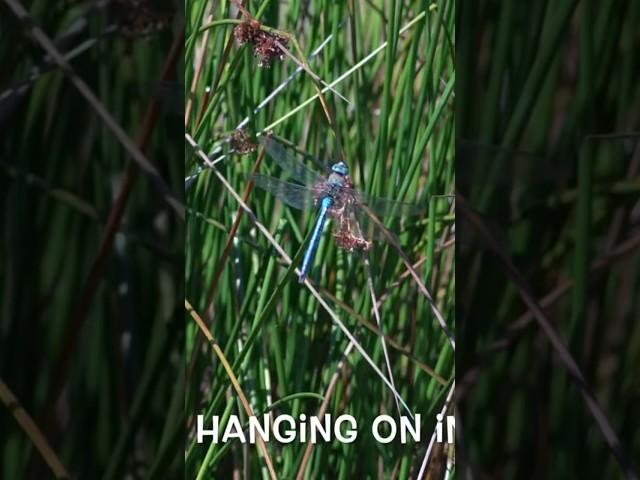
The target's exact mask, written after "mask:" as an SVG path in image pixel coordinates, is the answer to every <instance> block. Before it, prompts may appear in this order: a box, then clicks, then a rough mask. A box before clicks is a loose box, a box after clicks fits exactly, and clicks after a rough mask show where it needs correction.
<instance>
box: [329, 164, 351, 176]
mask: <svg viewBox="0 0 640 480" xmlns="http://www.w3.org/2000/svg"><path fill="white" fill-rule="evenodd" d="M331 171H332V172H334V173H337V174H338V175H342V176H343V177H345V176H347V175H348V174H349V168H348V167H347V166H346V165H345V163H344V162H338V163H334V164H333V165H332V166H331Z"/></svg>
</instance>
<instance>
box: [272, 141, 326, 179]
mask: <svg viewBox="0 0 640 480" xmlns="http://www.w3.org/2000/svg"><path fill="white" fill-rule="evenodd" d="M260 143H261V144H262V145H264V148H265V149H266V150H267V153H268V154H269V155H270V156H271V158H273V159H274V160H275V161H276V163H277V164H278V165H279V166H280V168H282V169H283V170H284V171H285V172H287V173H288V174H289V175H290V176H291V178H293V179H294V180H297V181H298V182H301V183H304V184H305V185H314V184H317V183H319V182H322V181H323V180H324V178H323V177H322V175H320V174H319V173H317V172H316V171H314V170H312V169H310V168H308V167H307V166H306V165H304V164H303V163H302V162H300V161H299V160H298V159H297V158H296V157H295V155H294V154H293V152H292V151H291V150H287V149H286V148H285V147H284V146H283V145H282V144H281V143H280V142H278V141H276V140H274V139H273V138H271V137H264V136H262V137H260Z"/></svg>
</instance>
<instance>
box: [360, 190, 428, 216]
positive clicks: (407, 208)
mask: <svg viewBox="0 0 640 480" xmlns="http://www.w3.org/2000/svg"><path fill="white" fill-rule="evenodd" d="M352 195H353V197H354V198H357V199H358V201H359V203H360V204H361V207H360V208H362V209H363V210H365V211H366V210H367V209H369V210H371V212H372V213H373V214H375V215H377V216H381V217H388V216H393V217H412V216H417V215H426V213H427V208H426V207H423V206H421V205H415V204H413V203H403V202H398V201H397V200H392V199H391V198H381V197H372V196H369V195H366V194H364V193H361V192H355V191H354V193H353V194H352Z"/></svg>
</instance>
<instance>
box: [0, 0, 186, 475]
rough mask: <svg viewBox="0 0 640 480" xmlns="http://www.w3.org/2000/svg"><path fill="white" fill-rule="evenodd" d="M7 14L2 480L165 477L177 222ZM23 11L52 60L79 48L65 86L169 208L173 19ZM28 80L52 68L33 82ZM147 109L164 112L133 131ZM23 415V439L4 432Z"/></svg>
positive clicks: (128, 8) (172, 467)
mask: <svg viewBox="0 0 640 480" xmlns="http://www.w3.org/2000/svg"><path fill="white" fill-rule="evenodd" d="M8 3H16V2H7V3H5V2H2V4H1V5H0V22H1V25H0V58H2V62H0V210H1V211H2V220H1V222H2V226H1V227H0V232H1V235H0V237H1V238H0V248H1V254H0V285H1V286H0V380H1V382H2V386H3V388H2V399H1V400H2V403H3V405H4V408H3V412H2V414H0V478H6V479H17V478H52V474H53V472H52V471H51V469H50V467H47V466H46V465H47V463H48V464H49V465H51V464H52V462H53V461H54V457H57V458H58V459H59V461H60V463H61V464H62V466H63V467H64V469H65V470H66V472H67V473H68V474H69V475H71V476H73V477H74V478H125V474H129V477H128V478H134V477H132V476H131V475H134V474H135V478H171V477H173V478H178V477H180V476H181V473H180V472H182V465H183V462H182V455H176V453H175V452H176V451H182V440H181V438H180V437H179V436H174V437H171V436H170V435H169V434H170V432H171V431H172V429H176V428H178V427H179V426H180V425H182V420H181V418H182V408H181V404H182V401H183V389H182V388H181V383H180V381H179V380H180V379H181V378H182V372H183V369H182V353H181V352H182V351H183V342H182V340H181V338H182V335H181V332H182V328H181V326H180V320H181V318H182V317H181V315H179V314H178V313H179V312H180V309H181V302H182V296H183V291H182V279H183V265H184V262H183V239H184V230H183V224H182V220H180V219H179V218H176V216H175V215H174V213H173V211H172V210H171V209H169V208H168V206H167V204H166V203H165V201H164V199H163V196H162V195H160V194H159V193H158V192H157V191H156V188H155V186H154V185H153V184H152V182H150V181H149V179H148V178H147V177H145V176H137V175H136V174H135V172H136V170H137V169H136V168H135V167H132V166H131V165H132V162H131V160H130V157H129V155H128V154H127V152H126V151H125V149H123V147H122V146H121V144H120V143H119V142H118V141H117V140H116V138H115V137H114V135H113V134H112V132H111V131H110V130H109V129H108V128H107V127H106V126H105V124H104V122H102V121H101V120H100V118H99V117H98V116H97V115H96V110H95V106H93V105H90V104H89V103H87V101H86V100H85V99H84V98H83V97H82V96H81V95H80V94H79V93H78V90H77V89H76V88H75V87H74V86H73V85H72V84H71V82H70V81H69V79H68V77H67V76H65V75H63V74H62V73H61V72H60V70H59V69H58V68H57V66H55V65H54V64H52V63H51V62H49V61H48V60H46V59H45V52H44V51H43V49H42V48H41V46H40V45H39V44H38V43H37V42H35V41H34V40H33V37H32V36H31V34H30V31H29V29H28V28H25V26H24V25H23V24H22V23H21V22H20V21H18V19H17V18H16V16H15V15H14V13H13V12H12V10H10V8H9V6H8ZM18 3H19V2H18ZM24 7H25V8H26V9H27V10H28V11H29V12H30V14H31V15H32V19H33V22H34V24H35V25H37V26H39V27H40V28H41V29H42V30H43V31H44V32H45V33H46V35H48V36H49V37H50V38H52V39H54V41H55V43H56V45H57V48H58V49H59V50H60V51H61V52H63V53H68V52H74V51H76V49H79V50H78V51H77V53H78V54H77V55H76V56H75V57H74V58H73V59H72V60H71V65H72V67H73V69H74V70H75V72H76V73H77V74H78V76H79V77H80V78H81V79H82V80H83V81H84V82H86V84H87V85H88V86H89V88H90V89H91V91H93V93H94V94H95V95H96V96H97V97H98V98H99V99H100V101H101V102H102V104H103V105H104V106H105V107H106V109H107V110H108V111H109V112H110V113H111V115H112V116H113V118H114V119H115V121H116V122H117V123H118V124H119V125H120V126H121V127H122V129H123V130H124V131H125V132H127V134H128V135H129V136H130V137H131V138H133V139H136V138H137V139H138V141H139V142H140V141H141V140H140V139H141V137H142V136H143V130H144V132H146V133H148V134H149V140H148V141H147V142H146V144H147V148H146V153H147V156H148V158H149V159H150V161H151V162H152V163H153V164H154V165H155V166H156V168H157V169H158V172H159V174H160V176H161V177H162V178H163V179H164V181H165V183H166V184H167V185H168V186H169V188H170V189H172V190H173V191H174V192H176V194H177V195H178V196H180V197H182V192H183V184H182V178H183V175H182V172H183V163H182V157H183V148H182V146H181V140H180V139H181V138H182V125H181V121H182V118H181V115H180V114H181V113H182V110H183V106H182V105H180V97H181V92H182V87H181V83H182V72H183V69H184V65H183V63H182V45H183V43H182V42H183V39H182V35H181V33H180V30H181V28H182V27H181V25H182V18H183V17H182V12H183V6H182V5H181V4H180V3H179V2H178V4H177V5H174V4H172V3H171V2H164V3H162V4H160V3H157V4H156V5H151V4H150V3H147V2H134V1H126V0H118V1H112V2H111V3H110V4H109V5H108V6H102V7H97V6H95V5H93V2H76V1H67V2H46V1H30V2H26V3H25V5H24ZM176 7H177V12H178V15H175V13H176ZM165 12H167V14H165ZM169 12H170V13H169ZM94 37H98V38H99V41H98V42H93V41H92V40H91V38H94ZM174 42H177V43H176V44H177V46H178V49H177V50H176V52H178V54H177V55H176V56H175V58H174V61H173V65H170V68H169V70H168V72H167V75H166V78H164V79H161V71H162V68H163V65H164V64H165V62H166V61H167V58H168V52H169V50H170V47H171V45H172V44H173V43H174ZM85 47H86V49H85ZM34 69H37V70H48V71H47V72H46V73H44V74H42V75H37V74H35V77H37V78H36V79H35V80H34V81H29V79H30V78H31V76H32V75H34ZM161 80H162V81H161ZM9 90H13V91H9ZM176 94H177V95H176ZM176 100H177V103H176ZM152 101H160V104H159V105H160V109H159V110H158V111H157V115H156V116H155V118H153V119H151V118H149V119H148V120H149V122H148V123H147V124H146V126H145V127H143V119H144V118H145V112H147V111H148V108H149V105H150V103H151V102H152ZM176 113H178V114H176ZM127 189H128V194H126V195H125V196H123V192H126V191H127ZM118 206H119V207H122V215H121V216H120V217H119V218H118V220H117V221H116V222H115V224H114V226H115V229H112V228H110V227H109V225H108V224H107V220H108V218H109V216H110V215H113V214H114V212H116V211H117V207H118ZM112 218H117V215H116V216H113V217H112ZM109 232H114V233H115V234H114V235H110V233H109ZM12 399H13V400H12ZM16 402H17V403H16ZM18 405H19V407H18ZM20 407H21V408H23V409H24V412H26V414H28V415H29V416H30V417H31V418H32V420H33V422H34V423H33V424H28V423H25V420H24V418H23V419H22V421H21V422H17V421H16V418H14V416H13V415H14V414H15V415H20V414H21V412H23V411H22V410H20ZM37 430H40V431H41V432H42V433H43V434H44V436H45V441H46V442H47V443H48V444H49V445H50V447H51V449H52V450H51V451H50V452H49V453H47V454H45V455H44V457H45V458H44V459H43V457H42V456H41V455H40V454H39V453H38V452H37V451H36V450H35V449H34V447H33V440H32V438H30V437H29V435H34V434H35V433H36V431H37ZM178 430H179V428H178ZM172 438H173V439H177V440H174V441H173V443H170V442H169V441H168V440H169V439H172ZM45 460H46V462H47V463H45ZM159 471H161V472H162V475H160V476H159V475H158V472H159ZM154 472H155V473H154ZM58 476H60V472H58Z"/></svg>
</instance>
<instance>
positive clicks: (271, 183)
mask: <svg viewBox="0 0 640 480" xmlns="http://www.w3.org/2000/svg"><path fill="white" fill-rule="evenodd" d="M260 143H261V144H262V145H263V146H264V147H265V149H266V151H267V153H268V154H269V155H270V156H271V157H272V158H273V160H275V162H276V163H277V164H278V165H279V166H280V167H281V168H282V170H284V171H285V172H286V173H287V174H289V176H290V177H291V178H292V179H293V180H295V181H296V182H299V184H296V183H290V182H286V181H283V180H280V179H278V178H275V177H270V176H266V175H259V174H254V175H251V179H252V181H253V182H254V184H255V185H256V186H258V187H260V188H262V189H263V190H266V191H268V192H270V193H272V194H273V195H275V196H276V197H278V198H279V199H280V200H281V201H282V202H284V203H286V204H287V205H290V206H291V207H294V208H297V209H301V210H304V209H313V208H315V209H317V211H318V216H317V218H316V221H315V224H314V227H313V232H312V234H311V240H310V241H309V245H308V246H307V249H306V250H305V253H304V258H303V260H302V266H301V267H300V275H299V277H298V280H299V281H300V283H302V282H304V279H305V278H306V276H307V273H308V272H309V269H310V267H311V264H312V261H313V258H314V255H315V252H316V250H317V248H318V244H319V242H320V236H321V235H322V232H323V230H324V227H325V224H326V221H327V219H328V218H331V219H332V220H333V221H334V222H335V224H336V227H335V228H334V233H333V237H334V241H335V243H336V245H337V246H338V247H340V248H343V249H345V250H348V251H350V252H353V251H368V250H369V249H370V248H371V247H372V246H373V241H372V240H371V238H376V239H377V238H384V237H385V236H386V235H390V233H388V232H387V233H386V235H383V234H382V231H381V228H380V227H382V225H381V224H380V222H379V220H377V218H376V215H380V216H389V215H395V216H404V215H419V214H421V213H424V212H425V209H424V208H422V207H419V206H417V205H412V204H407V203H401V202H397V201H395V200H391V199H386V198H373V197H370V196H368V195H366V194H364V193H362V192H359V191H357V190H355V189H354V188H353V184H352V183H351V179H350V178H349V169H348V167H347V165H346V164H345V163H344V162H337V163H334V164H333V165H331V167H330V169H329V171H328V172H327V173H328V175H325V176H323V175H321V174H320V173H318V172H316V171H315V170H312V169H310V168H308V167H307V166H305V165H304V164H303V163H302V162H300V161H299V160H297V159H296V158H295V156H294V155H293V154H292V153H291V151H290V150H287V149H286V148H285V147H284V146H283V145H282V144H281V143H280V142H278V141H276V140H274V139H273V138H272V137H270V136H266V137H261V138H260ZM382 228H384V227H382Z"/></svg>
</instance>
